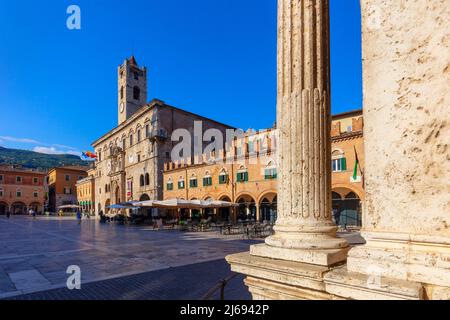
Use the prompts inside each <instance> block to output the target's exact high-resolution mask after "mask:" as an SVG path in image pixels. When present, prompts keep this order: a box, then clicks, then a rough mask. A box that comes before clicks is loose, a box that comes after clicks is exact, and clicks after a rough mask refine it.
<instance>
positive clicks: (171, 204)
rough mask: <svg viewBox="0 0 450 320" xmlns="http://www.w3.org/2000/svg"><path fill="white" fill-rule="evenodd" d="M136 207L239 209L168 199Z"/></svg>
mask: <svg viewBox="0 0 450 320" xmlns="http://www.w3.org/2000/svg"><path fill="white" fill-rule="evenodd" d="M134 206H136V207H141V208H161V209H208V208H211V209H212V208H231V207H238V206H239V205H238V204H235V203H232V202H226V201H216V200H182V199H168V200H163V201H157V200H149V201H141V202H136V203H134Z"/></svg>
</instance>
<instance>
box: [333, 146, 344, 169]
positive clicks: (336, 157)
mask: <svg viewBox="0 0 450 320" xmlns="http://www.w3.org/2000/svg"><path fill="white" fill-rule="evenodd" d="M331 169H332V171H333V172H345V171H347V159H346V158H345V153H344V152H342V151H340V150H335V151H333V153H332V160H331Z"/></svg>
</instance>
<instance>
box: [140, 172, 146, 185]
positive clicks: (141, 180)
mask: <svg viewBox="0 0 450 320" xmlns="http://www.w3.org/2000/svg"><path fill="white" fill-rule="evenodd" d="M139 182H140V186H141V187H143V186H144V184H145V181H144V175H143V174H141V177H140V178H139Z"/></svg>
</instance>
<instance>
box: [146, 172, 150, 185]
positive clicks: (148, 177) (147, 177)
mask: <svg viewBox="0 0 450 320" xmlns="http://www.w3.org/2000/svg"><path fill="white" fill-rule="evenodd" d="M145 185H146V186H148V185H150V175H149V174H148V173H146V174H145Z"/></svg>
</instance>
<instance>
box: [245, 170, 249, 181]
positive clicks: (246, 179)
mask: <svg viewBox="0 0 450 320" xmlns="http://www.w3.org/2000/svg"><path fill="white" fill-rule="evenodd" d="M244 181H248V172H246V173H244Z"/></svg>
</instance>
